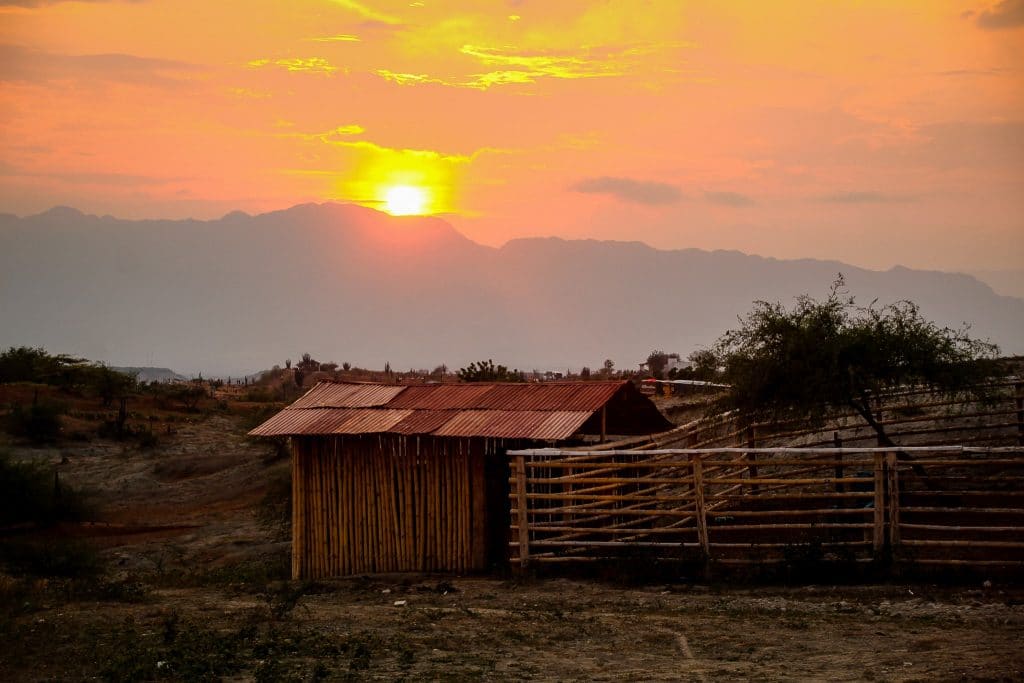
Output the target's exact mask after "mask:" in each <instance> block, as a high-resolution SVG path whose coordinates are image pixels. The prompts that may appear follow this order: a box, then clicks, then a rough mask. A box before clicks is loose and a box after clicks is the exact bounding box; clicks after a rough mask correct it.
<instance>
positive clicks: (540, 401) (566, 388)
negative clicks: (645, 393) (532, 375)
mask: <svg viewBox="0 0 1024 683" xmlns="http://www.w3.org/2000/svg"><path fill="white" fill-rule="evenodd" d="M624 384H625V382H574V383H571V384H570V383H559V384H555V383H552V384H495V385H492V388H491V390H490V391H488V392H487V393H486V394H484V395H483V396H482V397H481V398H480V401H479V402H478V403H477V404H476V405H475V406H473V407H474V408H479V409H481V410H557V411H566V410H569V411H577V410H589V411H590V412H594V411H595V410H600V409H601V406H603V405H604V404H605V403H607V402H608V401H609V400H611V398H612V396H614V395H615V393H616V392H617V391H619V389H621V388H622V386H623V385H624Z"/></svg>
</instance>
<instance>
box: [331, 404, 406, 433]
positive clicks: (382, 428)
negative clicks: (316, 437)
mask: <svg viewBox="0 0 1024 683" xmlns="http://www.w3.org/2000/svg"><path fill="white" fill-rule="evenodd" d="M349 412H350V413H351V414H350V416H349V418H348V419H347V420H345V422H343V423H342V424H340V425H338V426H337V427H335V428H334V431H333V432H331V433H332V434H377V433H379V432H386V431H388V430H389V429H391V428H392V427H394V426H395V425H396V424H398V423H399V422H401V421H402V420H404V419H405V418H407V417H409V415H411V414H412V411H411V410H388V409H378V408H353V409H350V410H349Z"/></svg>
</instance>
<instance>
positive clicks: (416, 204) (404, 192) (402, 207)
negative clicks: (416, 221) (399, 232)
mask: <svg viewBox="0 0 1024 683" xmlns="http://www.w3.org/2000/svg"><path fill="white" fill-rule="evenodd" d="M385 201H386V204H385V207H386V210H387V212H388V213H390V214H391V215H392V216H418V215H420V214H423V213H424V212H425V209H426V207H427V194H426V192H424V191H423V189H422V188H419V187H413V186H411V185H396V186H395V187H391V188H388V190H387V193H386V194H385Z"/></svg>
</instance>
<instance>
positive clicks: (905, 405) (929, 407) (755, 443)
mask: <svg viewBox="0 0 1024 683" xmlns="http://www.w3.org/2000/svg"><path fill="white" fill-rule="evenodd" d="M987 389H988V392H989V395H990V401H989V402H987V403H981V402H979V401H977V400H976V399H975V398H974V397H973V396H970V395H961V396H952V397H949V396H937V395H935V394H933V393H932V391H931V390H930V389H927V388H915V389H908V390H904V391H901V392H894V393H890V394H886V395H882V396H878V397H877V399H876V401H875V407H874V411H873V413H874V418H875V420H876V421H877V422H879V424H881V425H882V426H883V427H884V428H885V430H886V433H887V434H888V435H889V437H890V438H892V439H894V440H896V441H897V442H898V443H900V444H903V445H906V446H928V445H944V444H951V443H952V444H970V445H977V446H1010V445H1016V446H1024V383H1022V382H1021V381H1020V380H1017V379H1013V378H1011V379H1005V380H1000V381H997V382H992V383H991V384H990V385H988V387H987ZM879 445H883V444H879V443H878V437H877V434H876V433H875V432H874V430H872V429H871V428H870V427H868V425H867V424H866V423H865V422H864V420H863V419H862V418H861V417H860V416H859V415H857V414H855V413H852V412H842V411H840V412H838V413H837V414H835V415H833V416H832V417H831V418H830V419H829V420H828V421H827V422H826V423H825V424H824V425H821V426H815V427H808V426H807V425H806V424H805V423H803V422H799V421H794V422H789V423H786V422H781V423H754V424H751V423H750V422H749V421H748V420H746V419H745V418H744V416H743V415H740V414H738V413H735V412H734V413H725V414H722V415H718V416H715V417H712V418H708V419H700V420H694V421H692V422H689V423H687V424H684V425H681V426H679V427H676V428H675V429H672V430H669V431H667V432H663V433H661V434H655V435H652V436H644V437H634V438H629V439H624V440H622V441H617V442H613V443H608V444H603V445H599V446H596V447H590V449H592V450H613V449H630V450H652V449H659V448H724V447H731V446H736V447H746V448H759V447H775V446H802V447H808V448H812V447H826V446H832V447H842V446H879Z"/></svg>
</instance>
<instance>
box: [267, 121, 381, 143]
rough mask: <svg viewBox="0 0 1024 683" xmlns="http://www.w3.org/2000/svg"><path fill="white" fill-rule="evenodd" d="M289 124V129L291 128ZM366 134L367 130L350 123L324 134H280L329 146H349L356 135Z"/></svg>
mask: <svg viewBox="0 0 1024 683" xmlns="http://www.w3.org/2000/svg"><path fill="white" fill-rule="evenodd" d="M290 125H291V124H290V123H289V127H290ZM365 132H366V129H365V128H363V127H362V126H360V125H358V124H355V123H349V124H345V125H342V126H338V127H336V128H332V129H331V130H329V131H326V132H322V133H299V132H288V133H280V136H281V137H286V138H301V139H303V140H309V141H313V140H319V141H320V142H325V143H328V144H349V143H351V142H352V140H351V139H350V138H352V137H353V136H355V135H362V134H363V133H365Z"/></svg>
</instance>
